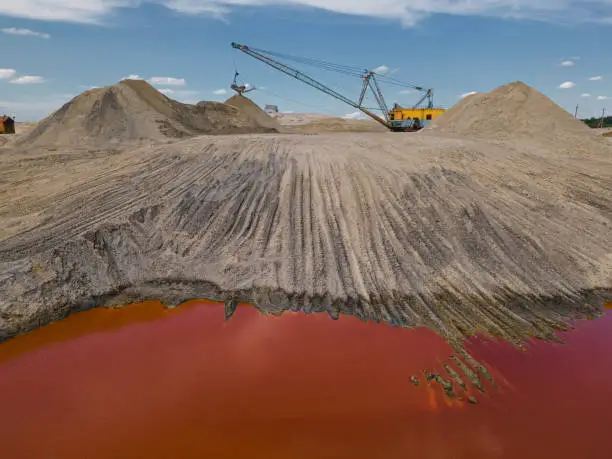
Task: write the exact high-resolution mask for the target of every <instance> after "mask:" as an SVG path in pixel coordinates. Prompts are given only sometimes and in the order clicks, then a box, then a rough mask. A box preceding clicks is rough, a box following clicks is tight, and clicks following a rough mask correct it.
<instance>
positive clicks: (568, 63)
mask: <svg viewBox="0 0 612 459" xmlns="http://www.w3.org/2000/svg"><path fill="white" fill-rule="evenodd" d="M560 65H561V67H573V66H574V65H576V62H574V61H571V60H567V61H562V62H561V64H560Z"/></svg>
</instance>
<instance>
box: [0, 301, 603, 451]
mask: <svg viewBox="0 0 612 459" xmlns="http://www.w3.org/2000/svg"><path fill="white" fill-rule="evenodd" d="M562 337H563V339H565V341H566V344H565V345H560V344H549V343H540V342H537V343H533V344H531V345H529V346H528V351H527V352H520V351H518V350H516V349H514V348H511V347H510V346H508V345H506V344H498V343H492V342H487V341H484V340H475V341H473V342H472V343H470V346H469V348H470V351H471V353H472V354H473V355H474V356H475V357H476V358H478V359H480V360H481V361H482V362H484V363H486V364H487V365H488V367H489V368H490V369H491V370H492V373H493V375H494V377H495V378H496V379H497V382H498V386H499V387H498V388H497V389H492V388H490V387H487V395H486V396H483V395H481V394H479V393H475V394H474V395H476V397H477V398H478V401H479V403H478V404H477V405H471V404H465V403H461V402H457V401H454V402H452V403H451V402H450V401H448V399H446V398H445V397H443V396H442V393H441V389H440V388H439V386H438V387H434V386H433V385H432V386H431V387H429V386H427V385H423V384H422V385H421V387H418V388H417V387H414V386H413V385H412V384H411V383H410V381H409V379H410V376H411V375H413V374H417V375H422V372H421V370H422V369H423V368H430V369H432V368H435V367H439V364H440V362H441V361H443V360H446V359H447V357H448V356H449V355H450V354H451V353H452V351H451V349H450V348H449V346H448V345H447V344H446V343H444V342H443V341H442V340H441V339H439V338H438V337H437V336H436V335H434V334H433V333H430V332H428V331H426V330H403V329H397V328H390V327H388V326H386V325H381V324H373V323H367V324H366V323H362V322H360V321H359V320H357V319H354V318H351V317H341V318H340V320H338V321H332V320H331V319H330V318H328V317H327V316H326V315H323V314H316V315H310V316H306V315H303V314H295V313H288V314H285V315H283V316H281V317H269V316H263V315H260V314H259V313H258V312H257V311H256V310H255V309H254V308H252V307H249V306H240V307H239V308H238V310H237V311H236V314H235V315H234V317H233V318H232V319H231V320H230V321H228V322H225V321H224V310H223V306H220V305H216V304H213V303H206V302H192V303H190V304H188V305H185V306H182V307H181V308H178V309H174V310H164V309H162V308H161V306H160V305H159V304H156V303H149V304H142V305H135V306H129V307H127V308H125V309H122V310H102V309H98V310H93V311H88V312H84V313H80V314H76V315H74V316H71V317H69V318H68V319H66V320H63V321H61V322H58V323H55V324H52V325H50V326H48V327H45V328H42V329H40V330H37V331H35V332H33V333H30V334H28V335H26V336H22V337H19V338H16V339H13V340H10V341H7V342H5V343H3V344H0V409H1V411H0V412H1V418H0V451H1V453H0V456H1V457H2V458H3V459H29V458H36V459H39V458H44V459H54V458H57V459H60V458H61V459H72V458H74V459H84V458H86V459H124V458H125V459H139V458H142V459H156V458H160V459H162V458H163V459H170V458H180V459H189V458H198V459H201V458H214V459H222V458H232V459H238V458H249V459H255V458H266V459H274V458H283V459H293V458H295V459H302V458H308V459H318V458H329V459H332V458H352V459H354V458H368V459H396V458H397V459H400V458H401V459H405V458H415V459H416V458H418V459H430V458H431V459H434V458H435V459H447V458H448V459H451V458H452V459H480V458H483V459H485V458H486V459H491V458H509V459H518V458H534V459H535V458H537V459H547V458H551V459H552V458H555V459H566V458H567V459H578V458H580V459H600V458H601V459H604V458H605V459H608V458H609V457H611V456H610V451H611V449H610V441H609V437H608V435H609V431H610V426H611V425H612V382H611V381H612V358H610V352H612V351H611V349H612V315H608V316H605V317H603V318H601V319H598V320H594V321H587V322H583V323H579V324H577V329H576V330H573V331H572V332H569V333H566V334H562Z"/></svg>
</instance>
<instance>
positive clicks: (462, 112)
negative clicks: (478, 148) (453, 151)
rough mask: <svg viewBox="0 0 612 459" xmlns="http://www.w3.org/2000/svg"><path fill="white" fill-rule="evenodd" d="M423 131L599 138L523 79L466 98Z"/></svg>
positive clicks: (501, 136)
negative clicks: (523, 81) (522, 81)
mask: <svg viewBox="0 0 612 459" xmlns="http://www.w3.org/2000/svg"><path fill="white" fill-rule="evenodd" d="M423 132H435V133H451V134H459V135H465V136H470V137H483V138H489V139H496V140H504V139H508V138H515V137H517V136H521V137H529V138H531V139H533V140H544V141H550V140H551V139H553V140H557V141H561V142H563V141H565V139H570V140H572V141H574V142H578V143H581V142H583V141H584V140H585V139H588V138H589V137H591V138H594V137H595V136H594V134H593V132H592V130H591V129H589V128H588V127H587V126H586V125H585V124H584V123H583V122H581V121H579V120H576V119H574V117H573V116H572V115H571V114H570V113H568V112H567V111H565V110H564V109H563V108H561V107H560V106H558V105H557V104H555V103H554V102H553V101H552V100H550V99H549V98H548V97H546V96H545V95H544V94H542V93H540V92H539V91H537V90H536V89H534V88H532V87H530V86H528V85H526V84H524V83H521V82H515V83H511V84H508V85H506V86H501V87H499V88H497V89H495V90H493V91H491V92H488V93H478V94H474V95H472V96H469V97H467V98H465V99H464V100H462V101H461V102H459V103H458V104H457V105H455V106H454V107H452V108H451V109H450V110H448V111H447V112H446V113H444V114H443V115H442V116H440V117H438V118H437V119H436V120H435V121H434V122H433V123H431V125H430V126H428V127H427V128H425V129H424V130H423Z"/></svg>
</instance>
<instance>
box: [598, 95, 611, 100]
mask: <svg viewBox="0 0 612 459" xmlns="http://www.w3.org/2000/svg"><path fill="white" fill-rule="evenodd" d="M597 100H612V97H608V96H597Z"/></svg>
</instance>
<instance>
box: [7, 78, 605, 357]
mask: <svg viewBox="0 0 612 459" xmlns="http://www.w3.org/2000/svg"><path fill="white" fill-rule="evenodd" d="M132 85H133V83H130V84H126V83H121V84H120V85H119V89H117V88H115V89H112V87H111V89H105V90H104V91H107V93H106V94H108V93H109V92H110V93H111V94H115V95H114V96H113V98H114V102H113V103H112V104H110V105H111V106H115V105H116V107H115V108H116V110H117V112H119V113H124V114H125V113H127V109H128V108H130V110H132V109H134V107H135V105H134V104H132V103H129V104H127V103H123V102H122V100H123V97H131V96H128V94H131V93H130V92H129V91H132V92H134V91H133V88H132ZM124 93H125V94H124ZM100 94H102V93H100ZM147 94H148V93H147ZM153 96H155V95H154V94H151V95H150V98H152V99H153V98H154V97H153ZM82 97H83V96H82ZM86 97H88V98H90V97H94V96H93V95H88V96H86ZM96 97H98V96H96ZM104 97H110V96H104ZM104 97H102V98H104ZM147 97H149V96H147ZM155 97H157V96H155ZM143 98H144V96H142V97H140V98H139V99H138V101H139V102H138V104H140V103H141V102H142V101H141V99H143ZM87 100H89V99H87ZM155 100H158V99H155ZM168 101H169V102H168V104H169V107H172V110H169V111H168V114H167V115H166V118H163V120H165V121H166V122H167V123H170V124H172V126H174V128H175V129H178V130H180V129H179V128H180V126H183V127H184V126H187V125H188V123H186V122H183V123H182V124H180V126H179V124H173V123H178V122H176V121H175V120H176V119H178V118H177V115H176V113H177V112H176V110H175V108H176V106H175V105H174V104H175V102H173V101H170V100H169V99H168ZM76 102H78V100H77V101H73V104H76ZM78 103H80V102H78ZM88 103H89V102H88ZM95 103H97V102H95ZM95 103H94V104H93V105H95ZM143 103H144V102H143ZM156 103H157V102H156ZM103 105H104V102H103V101H102V100H101V101H100V105H99V106H98V108H97V109H95V110H93V111H91V110H90V111H89V112H88V113H98V112H96V110H98V111H103V110H102V108H101V107H102V106H103ZM222 105H224V106H225V105H227V104H222ZM190 107H194V108H188V110H189V111H190V113H191V110H197V108H196V107H195V106H190ZM230 108H231V110H233V109H235V110H236V113H237V115H236V116H237V117H238V119H242V118H241V117H244V119H245V120H246V121H245V123H246V124H249V123H252V125H253V126H255V125H257V126H260V127H259V128H257V129H260V128H261V129H267V130H270V126H264V127H261V123H259V124H258V123H257V122H256V121H253V118H251V117H249V115H245V114H244V113H243V112H241V111H240V108H236V107H234V106H233V105H231V106H230ZM71 110H72V108H71V107H70V106H69V107H68V108H67V107H66V106H65V107H64V108H62V109H61V110H60V111H59V112H57V113H55V114H54V115H51V117H50V118H48V119H47V120H45V121H43V122H42V123H41V124H39V125H38V126H37V127H36V128H35V129H34V130H33V131H31V132H30V133H29V134H27V135H25V136H24V137H23V138H22V139H21V140H20V141H19V142H16V143H15V144H14V145H13V146H11V147H8V148H5V149H4V150H3V151H2V153H1V154H0V219H1V220H2V221H3V222H4V225H2V227H1V228H0V340H3V339H7V338H10V337H12V336H14V335H16V334H19V333H24V332H27V331H28V330H32V329H34V328H36V327H39V326H41V325H43V324H45V323H48V322H51V321H53V320H56V319H59V318H62V317H64V316H66V315H67V314H69V313H71V312H73V311H78V310H82V309H87V308H92V307H96V306H111V305H122V304H126V303H130V302H137V301H141V300H152V299H156V300H161V301H163V302H165V303H168V304H171V305H177V304H181V303H182V302H185V301H187V300H189V299H192V298H210V299H213V300H220V301H225V302H226V304H227V314H228V316H230V315H231V314H232V312H233V309H234V308H235V305H236V304H237V302H241V301H244V302H248V303H250V304H252V305H254V306H255V307H257V308H258V309H259V310H261V311H263V312H267V313H275V314H279V313H282V312H283V311H285V310H288V309H292V310H301V311H305V312H314V311H323V312H327V313H329V314H330V315H331V316H332V317H335V318H337V317H338V316H339V315H341V314H347V315H353V316H356V317H359V318H361V319H363V320H374V321H384V322H386V323H388V324H392V325H398V326H403V327H418V326H422V327H427V328H429V329H431V330H434V331H435V332H437V333H438V334H440V335H441V336H443V337H444V338H445V339H447V340H448V341H449V342H450V343H451V344H452V345H453V346H454V347H455V348H460V347H461V345H462V343H463V341H464V339H465V338H466V337H467V336H470V335H473V334H475V333H484V334H489V335H494V336H499V337H502V338H504V339H506V340H509V341H510V342H512V343H515V344H520V343H521V342H522V340H523V339H524V338H525V337H527V336H536V337H540V338H543V339H554V336H555V335H554V331H555V330H558V329H566V328H568V327H569V325H568V324H567V319H571V318H577V317H591V316H596V315H598V314H599V312H600V309H601V305H602V304H603V301H604V299H605V298H609V297H610V292H611V289H612V280H611V269H612V255H611V253H610V247H612V231H611V224H612V221H611V219H612V195H611V193H610V190H611V189H612V145H611V144H610V142H609V141H608V140H607V139H605V138H603V137H602V136H599V135H596V134H593V133H592V132H591V131H590V130H589V129H588V128H586V127H585V126H582V125H581V123H580V122H578V121H576V120H574V119H573V118H572V116H571V115H569V114H568V113H566V112H565V111H564V110H562V109H561V108H560V107H558V106H556V105H555V104H554V103H553V102H552V101H550V100H549V99H548V98H546V97H545V96H543V95H542V94H540V93H539V92H537V91H536V90H535V89H533V88H531V87H529V86H526V85H524V84H522V83H513V84H511V85H508V86H505V87H502V88H499V89H497V90H495V91H492V92H491V93H488V94H486V95H485V96H474V97H470V98H467V99H466V100H464V101H463V102H461V103H460V104H459V105H458V106H457V107H455V108H454V109H452V110H449V111H448V113H446V114H445V115H444V116H442V117H440V118H439V119H437V120H436V121H435V122H434V123H433V124H432V126H431V127H430V128H429V129H426V130H424V131H422V132H420V133H416V134H404V133H351V134H348V133H344V134H343V133H340V134H331V133H330V134H320V135H315V136H303V135H288V134H249V135H225V136H210V135H209V136H206V135H204V136H202V135H200V136H197V137H192V138H187V139H183V140H175V141H172V142H168V140H167V137H166V140H165V141H164V142H153V140H155V139H157V136H158V135H159V134H158V133H159V126H160V124H159V123H157V121H155V120H156V119H157V118H155V117H153V118H148V117H145V118H146V119H142V118H140V117H138V116H136V115H134V116H135V118H129V120H130V121H129V122H128V123H127V125H132V124H130V123H133V125H134V126H140V125H141V123H144V124H145V125H146V126H147V127H146V129H144V128H143V130H140V128H138V129H137V131H138V134H137V135H136V137H141V132H145V133H147V132H149V130H150V132H151V133H153V132H154V133H155V134H154V135H153V134H151V138H149V141H148V143H146V144H143V145H136V146H131V147H129V148H128V147H125V146H121V145H120V146H118V147H116V148H113V149H109V148H108V147H101V146H100V145H101V144H102V143H103V142H102V138H101V137H100V136H102V135H104V136H105V137H104V138H105V139H108V138H109V137H108V136H112V138H115V137H114V136H115V134H114V132H115V131H113V133H108V132H106V131H105V130H104V129H105V128H104V127H103V126H102V127H100V128H99V130H98V131H95V132H96V133H95V135H94V134H92V137H84V140H83V142H85V141H86V140H88V139H90V138H91V139H93V140H92V144H93V145H95V147H93V146H92V147H91V148H85V147H83V146H82V145H79V147H76V146H75V145H74V141H73V139H74V136H73V135H72V134H70V135H68V134H66V136H67V137H64V134H62V129H64V128H66V129H67V130H68V132H79V133H80V132H81V131H79V130H80V129H82V128H83V126H86V125H85V124H83V123H84V121H83V118H82V117H78V116H76V115H74V116H73V115H71V113H72V112H71ZM143 110H144V109H143ZM164 110H165V109H164ZM224 110H225V109H224ZM231 110H230V111H231ZM157 112H158V113H162V112H163V110H162V107H160V108H159V109H158V110H157ZM105 113H106V112H105ZM147 113H149V112H147ZM113 116H114V115H113ZM125 116H128V115H125ZM130 116H132V115H130ZM147 116H148V115H147ZM156 116H157V115H156ZM458 117H459V118H460V119H459V118H458ZM540 117H544V118H545V120H541V121H537V122H534V121H533V120H534V119H539V118H540ZM103 119H104V120H105V121H104V123H103V124H104V126H106V125H110V124H105V123H107V122H108V123H111V121H112V119H114V118H112V117H111V118H103ZM151 119H153V121H155V123H156V124H155V123H154V124H155V129H153V128H152V127H151V126H153V124H151V123H152V121H151ZM162 124H163V123H162ZM118 126H124V127H125V123H124V122H121V123H118ZM177 126H178V127H177ZM190 126H193V124H191V125H190ZM70 129H74V131H70ZM96 129H97V128H96ZM181 129H182V128H181ZM223 129H225V128H223ZM223 129H219V130H217V131H216V132H217V133H218V132H224V131H223ZM195 131H196V130H195V129H193V130H192V129H189V132H190V135H192V134H193V133H194V132H195ZM105 132H106V134H103V133H105ZM126 132H128V131H126ZM129 132H132V131H129ZM198 132H199V133H200V134H201V132H200V131H198ZM251 132H252V131H251ZM79 135H81V134H79ZM128 137H129V139H128V140H130V141H131V140H132V139H133V137H134V136H132V135H131V134H130V135H128ZM51 141H53V142H54V143H55V144H56V151H44V150H43V149H42V146H43V145H47V144H48V143H49V142H51Z"/></svg>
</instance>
